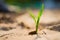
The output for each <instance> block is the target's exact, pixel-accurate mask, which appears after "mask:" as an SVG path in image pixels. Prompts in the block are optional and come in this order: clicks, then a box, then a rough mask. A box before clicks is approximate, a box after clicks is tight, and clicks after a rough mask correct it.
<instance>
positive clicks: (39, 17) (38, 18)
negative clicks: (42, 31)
mask: <svg viewBox="0 0 60 40" xmlns="http://www.w3.org/2000/svg"><path fill="white" fill-rule="evenodd" d="M43 11H44V4H42V6H41V9H40V11H39V12H38V15H37V17H35V15H34V14H33V13H32V12H31V11H30V16H31V17H32V18H33V19H34V22H35V24H36V33H37V32H38V25H39V21H40V19H41V16H42V14H43Z"/></svg>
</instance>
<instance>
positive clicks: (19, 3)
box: [5, 0, 41, 7]
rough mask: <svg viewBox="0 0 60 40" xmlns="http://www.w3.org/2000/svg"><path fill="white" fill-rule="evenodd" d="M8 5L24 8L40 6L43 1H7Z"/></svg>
mask: <svg viewBox="0 0 60 40" xmlns="http://www.w3.org/2000/svg"><path fill="white" fill-rule="evenodd" d="M5 2H6V3H7V4H10V5H16V6H20V7H21V6H22V7H30V6H34V7H35V6H39V5H40V2H41V0H5Z"/></svg>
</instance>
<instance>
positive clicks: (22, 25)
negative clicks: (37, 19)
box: [0, 10, 60, 40]
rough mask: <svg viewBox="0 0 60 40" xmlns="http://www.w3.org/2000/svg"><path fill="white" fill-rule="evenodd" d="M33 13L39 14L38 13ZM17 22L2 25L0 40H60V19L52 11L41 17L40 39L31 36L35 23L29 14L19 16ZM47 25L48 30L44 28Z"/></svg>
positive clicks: (0, 24) (0, 26) (0, 27)
mask: <svg viewBox="0 0 60 40" xmlns="http://www.w3.org/2000/svg"><path fill="white" fill-rule="evenodd" d="M33 12H34V13H37V12H38V11H36V10H35V11H33ZM48 13H49V14H48ZM35 15H36V14H35ZM52 15H53V16H52ZM56 17H57V18H56ZM15 21H16V22H14V23H0V40H60V25H57V24H59V23H58V22H59V21H60V18H59V16H58V15H57V14H56V15H55V14H52V13H51V12H50V11H48V12H46V11H45V14H43V16H42V17H41V24H40V26H39V31H38V37H37V35H29V33H30V32H31V31H34V30H35V23H34V21H33V19H32V18H31V17H30V15H29V14H27V13H26V14H24V15H20V16H17V17H16V18H15ZM54 23H55V24H54ZM42 24H44V25H42ZM48 24H54V25H48ZM41 25H42V26H41ZM45 25H48V26H47V27H48V29H47V28H45V27H43V26H45ZM55 27H56V28H55ZM49 28H51V30H50V29H49ZM58 28H59V29H58ZM40 29H42V30H40Z"/></svg>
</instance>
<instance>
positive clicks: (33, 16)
mask: <svg viewBox="0 0 60 40" xmlns="http://www.w3.org/2000/svg"><path fill="white" fill-rule="evenodd" d="M30 16H31V17H32V18H33V20H34V21H35V23H36V18H35V15H34V14H33V13H32V12H31V11H30Z"/></svg>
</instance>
